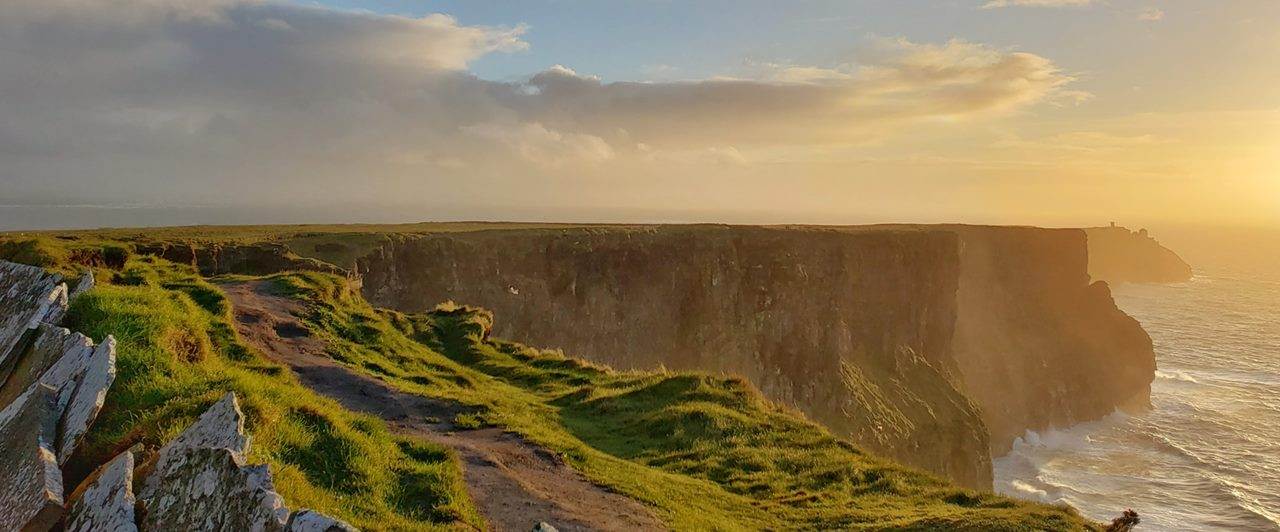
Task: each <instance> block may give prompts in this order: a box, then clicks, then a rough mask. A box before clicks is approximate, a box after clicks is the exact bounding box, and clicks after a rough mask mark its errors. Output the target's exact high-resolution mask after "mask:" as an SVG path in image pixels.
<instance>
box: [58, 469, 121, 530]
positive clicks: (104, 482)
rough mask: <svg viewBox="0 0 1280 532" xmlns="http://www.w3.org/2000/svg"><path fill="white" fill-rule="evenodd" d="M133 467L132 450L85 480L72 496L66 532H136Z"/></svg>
mask: <svg viewBox="0 0 1280 532" xmlns="http://www.w3.org/2000/svg"><path fill="white" fill-rule="evenodd" d="M133 466H134V462H133V451H125V452H123V453H121V454H120V455H119V456H116V457H115V458H113V459H112V460H111V461H109V462H107V463H106V464H103V465H102V467H100V468H98V470H97V471H94V472H93V474H92V475H90V476H89V478H87V479H85V481H84V482H83V483H81V484H80V487H79V488H77V489H76V493H74V494H72V495H71V504H70V510H69V512H68V514H67V532H93V531H95V530H111V531H115V532H136V531H137V530H138V524H137V523H138V520H137V517H136V516H135V514H134V505H135V504H137V499H136V498H135V497H134V496H133Z"/></svg>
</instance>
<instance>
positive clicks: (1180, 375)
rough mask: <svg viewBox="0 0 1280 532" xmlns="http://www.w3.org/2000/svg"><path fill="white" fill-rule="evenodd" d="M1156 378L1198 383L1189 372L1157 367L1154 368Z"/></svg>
mask: <svg viewBox="0 0 1280 532" xmlns="http://www.w3.org/2000/svg"><path fill="white" fill-rule="evenodd" d="M1156 378H1157V379H1165V380H1171V381H1180V382H1190V383H1194V384H1200V381H1199V380H1197V379H1196V378H1195V377H1192V376H1191V375H1190V374H1188V373H1187V372H1185V371H1164V370H1159V369H1158V370H1156Z"/></svg>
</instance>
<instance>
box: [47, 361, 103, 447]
mask: <svg viewBox="0 0 1280 532" xmlns="http://www.w3.org/2000/svg"><path fill="white" fill-rule="evenodd" d="M64 358H65V357H64ZM115 380H116V339H115V338H114V337H111V336H108V337H107V339H106V340H105V341H103V342H102V344H100V345H98V346H96V347H94V348H93V350H92V351H90V353H89V356H88V357H87V359H86V361H85V364H84V371H83V372H82V373H81V374H80V378H79V382H78V384H77V385H76V388H75V393H74V394H72V396H71V400H70V402H68V403H67V407H66V410H65V411H63V414H62V433H61V434H60V435H59V436H58V463H59V464H62V463H65V462H66V461H67V459H68V458H70V457H71V454H72V453H73V452H75V448H76V445H77V444H78V443H79V442H80V438H81V437H83V436H84V434H85V433H86V432H88V431H89V426H90V425H92V424H93V420H94V419H97V417H98V411H100V410H102V404H103V403H104V402H106V400H107V389H109V388H111V383H113V382H115ZM42 382H43V379H42Z"/></svg>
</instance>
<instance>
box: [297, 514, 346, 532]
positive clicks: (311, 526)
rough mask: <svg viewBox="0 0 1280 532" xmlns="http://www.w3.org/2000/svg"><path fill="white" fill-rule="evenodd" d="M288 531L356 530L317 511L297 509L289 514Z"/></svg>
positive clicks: (334, 531)
mask: <svg viewBox="0 0 1280 532" xmlns="http://www.w3.org/2000/svg"><path fill="white" fill-rule="evenodd" d="M285 530H287V531H288V532H356V528H355V527H353V526H351V525H348V524H347V523H345V522H342V521H339V520H337V519H334V518H332V517H329V516H327V515H324V514H322V513H319V512H313V511H311V510H298V511H296V512H293V515H291V516H289V525H288V526H286V527H285Z"/></svg>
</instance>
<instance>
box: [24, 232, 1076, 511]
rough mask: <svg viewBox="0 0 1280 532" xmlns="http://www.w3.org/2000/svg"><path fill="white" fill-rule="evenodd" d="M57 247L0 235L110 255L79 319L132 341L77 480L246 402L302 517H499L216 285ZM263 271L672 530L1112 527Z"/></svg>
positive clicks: (695, 376)
mask: <svg viewBox="0 0 1280 532" xmlns="http://www.w3.org/2000/svg"><path fill="white" fill-rule="evenodd" d="M193 234H198V233H193ZM56 236H57V235H42V236H41V237H40V238H39V239H35V240H32V239H30V238H29V237H23V238H24V239H8V240H7V241H4V242H0V255H4V256H3V257H0V258H8V259H10V260H19V261H23V262H28V263H37V264H38V265H41V266H44V267H47V268H50V269H54V270H60V271H64V272H69V273H74V272H75V271H76V270H78V269H79V268H82V267H84V266H85V263H82V262H77V261H75V260H74V259H75V255H76V254H77V253H80V254H82V255H83V254H85V253H88V251H87V250H91V249H92V248H94V246H97V249H98V254H99V255H95V256H101V257H112V258H111V259H110V261H104V262H101V263H92V264H90V265H89V266H90V267H92V268H93V269H94V270H95V273H96V275H97V277H98V278H99V279H100V280H101V281H102V282H100V285H99V286H98V287H97V288H95V289H94V290H93V291H91V292H89V293H88V294H86V295H83V296H81V297H79V298H78V299H77V300H76V301H74V302H73V304H72V309H71V311H70V313H69V316H68V320H69V322H70V325H72V326H73V327H74V328H76V329H78V330H81V331H83V332H84V333H85V334H88V335H90V336H92V337H94V338H101V337H103V336H105V335H107V334H113V335H115V336H116V338H117V341H118V349H117V352H118V364H119V377H118V379H117V381H116V384H115V385H114V386H113V387H112V389H111V390H110V392H109V394H108V397H107V402H106V406H105V407H104V410H103V412H102V414H101V416H100V417H99V420H98V421H97V423H96V424H95V425H94V427H93V429H92V431H91V433H90V434H89V436H88V439H87V440H86V444H85V445H83V446H82V449H83V451H82V452H80V453H78V454H77V456H75V457H74V458H73V463H72V471H73V472H72V473H71V474H70V475H69V478H68V482H69V483H74V482H76V481H77V480H78V479H79V478H80V477H82V476H83V475H84V474H85V473H87V472H88V471H90V470H91V469H92V468H93V467H94V466H96V465H98V464H100V463H102V462H104V461H105V460H107V459H109V458H110V457H111V456H113V455H114V454H115V453H117V452H119V451H122V450H124V449H125V448H127V447H129V446H130V445H132V444H135V443H143V444H145V445H148V446H149V447H151V448H154V447H156V446H158V445H159V444H160V443H161V442H163V441H165V440H166V439H168V438H170V437H172V436H173V435H175V434H176V433H177V432H179V431H180V430H181V429H182V428H183V427H185V426H186V425H187V424H189V423H190V422H191V421H192V420H193V419H194V417H195V416H196V415H198V413H199V412H201V411H202V410H203V409H204V408H206V407H207V406H208V405H210V404H212V403H213V402H214V401H215V400H216V399H217V398H218V397H220V396H221V395H222V394H223V393H225V392H226V391H235V392H236V393H237V394H239V396H240V397H241V398H242V404H243V405H244V408H245V411H246V414H247V417H248V421H247V429H248V430H249V432H250V433H251V434H252V435H253V438H254V442H255V444H254V448H253V450H252V454H251V455H250V457H249V459H250V461H251V462H255V463H267V464H269V465H270V467H271V469H272V472H273V473H274V475H275V478H276V485H277V488H278V491H279V492H280V493H281V494H282V495H283V496H284V497H285V499H286V501H287V502H288V503H289V504H290V505H291V506H296V507H309V508H313V509H316V510H319V511H322V512H325V513H328V514H331V515H334V516H336V517H339V518H342V519H344V520H347V521H349V522H351V523H352V524H354V525H356V526H359V527H362V528H366V529H375V530H376V529H434V528H459V527H460V528H471V527H483V526H484V523H483V519H482V518H481V517H480V516H479V515H478V513H477V511H476V509H475V507H474V505H473V504H472V503H471V501H470V498H469V497H468V494H467V493H466V490H465V487H464V486H463V484H462V482H461V480H460V478H461V473H460V469H459V464H458V461H457V458H456V457H455V456H454V454H453V453H452V452H451V451H450V450H448V449H447V448H443V447H440V446H437V445H433V444H430V443H427V442H425V441H420V440H415V439H412V438H405V437H400V436H397V435H395V434H393V433H391V432H390V431H389V430H388V429H387V427H386V426H385V425H384V423H383V422H382V421H381V420H379V419H376V418H372V417H369V416H364V415H360V414H355V413H352V412H350V411H347V410H345V409H343V408H342V407H341V406H339V405H338V404H336V403H334V402H333V401H330V400H328V399H325V398H323V397H321V396H319V395H317V394H315V393H313V392H311V391H310V390H308V389H307V388H305V387H303V386H302V385H301V384H300V383H299V382H298V381H297V379H296V378H294V377H293V375H292V374H291V373H290V372H289V371H288V370H287V369H285V368H284V367H282V366H280V365H278V364H276V363H274V362H272V361H269V360H266V359H265V358H263V357H262V356H261V354H259V353H257V352H255V351H254V350H253V349H252V348H250V347H248V346H247V344H246V343H245V342H243V341H242V340H241V339H240V338H239V337H238V336H237V333H236V332H235V329H234V327H233V324H232V322H231V310H230V306H229V302H228V300H227V298H226V296H225V294H224V293H223V292H222V291H221V289H220V288H219V287H218V285H217V284H216V283H215V282H210V279H207V278H204V277H202V276H200V275H199V274H198V273H197V272H196V271H195V270H194V269H193V268H192V267H191V266H189V265H180V264H175V263H172V262H169V261H166V260H164V259H160V258H157V257H152V256H140V255H137V254H135V253H133V252H132V251H131V249H130V248H129V244H128V243H127V242H124V241H121V240H115V239H104V240H90V239H88V238H78V239H75V240H71V239H65V238H57V237H56ZM152 237H154V235H152ZM0 240H4V239H0ZM6 246H7V247H6ZM115 247H120V248H121V249H120V251H114V248H115ZM265 279H266V280H268V281H269V282H270V283H272V285H273V286H274V287H275V290H276V292H277V293H278V294H279V295H283V296H286V297H289V298H292V299H295V300H297V301H298V302H299V303H300V304H301V305H302V307H303V308H305V309H306V310H305V312H304V315H302V316H299V317H300V318H302V319H303V320H304V323H305V324H306V326H307V329H308V330H309V334H312V335H314V336H315V337H317V338H319V339H321V340H323V341H324V342H325V343H326V345H327V346H328V355H329V356H330V357H332V358H333V359H334V360H336V361H338V362H339V363H341V364H343V365H345V366H347V367H348V368H351V369H353V370H356V371H360V372H364V373H366V374H370V375H373V376H376V377H377V378H379V379H381V380H383V381H385V382H388V383H390V384H392V385H394V386H395V387H396V388H398V389H400V390H403V391H405V392H408V393H414V394H420V395H423V396H426V397H431V398H434V399H437V400H443V401H448V402H451V403H454V404H457V405H460V407H462V408H463V410H464V411H465V412H466V413H465V414H461V415H459V418H458V419H455V420H453V421H454V424H455V425H457V426H459V427H484V426H497V427H502V428H503V429H505V430H508V431H512V432H515V433H518V434H520V435H521V436H523V437H524V438H525V439H526V440H528V441H530V442H533V443H535V444H537V445H539V446H542V447H544V448H546V449H548V450H550V451H551V452H553V453H555V454H557V455H559V456H560V457H562V458H563V459H564V460H565V461H566V462H567V463H568V464H570V465H571V466H572V467H574V468H575V469H577V470H578V471H580V472H582V473H583V474H584V475H586V476H587V477H588V478H589V479H590V480H592V481H593V482H595V483H598V484H600V485H603V486H607V487H609V488H611V489H613V490H615V491H617V492H619V493H623V494H626V495H628V496H630V497H632V498H634V499H636V500H638V501H640V502H642V503H644V504H645V505H647V506H648V507H650V508H651V509H652V510H653V511H654V512H655V514H657V515H658V516H659V517H660V518H662V519H663V520H664V521H665V522H666V523H668V524H669V525H670V526H671V527H672V528H675V529H723V530H735V529H796V528H803V529H834V528H869V529H920V530H923V529H962V530H963V529H968V530H1080V529H1094V528H1096V526H1097V525H1096V524H1094V523H1090V522H1088V521H1086V520H1084V519H1082V518H1081V517H1080V516H1079V515H1078V514H1077V513H1076V512H1075V511H1074V510H1072V509H1070V508H1066V507H1057V506H1049V505H1043V504H1037V503H1031V502H1024V501H1018V500H1014V499H1010V498H1006V497H1002V496H997V495H994V494H991V493H982V492H975V491H971V490H965V489H961V488H958V487H955V486H954V485H951V484H950V483H948V482H945V481H943V480H940V479H938V478H936V477H933V476H931V475H928V474H926V473H923V472H919V471H916V470H912V469H909V468H905V467H902V466H899V465H896V464H894V463H891V462H888V461H885V460H882V459H880V458H877V457H874V456H871V455H868V454H866V453H864V452H862V451H860V450H859V449H858V448H856V447H855V446H853V445H852V444H850V443H848V442H847V441H844V440H841V439H839V438H836V437H834V436H832V435H831V434H830V433H829V432H828V431H826V430H825V429H823V428H822V427H820V426H818V425H816V424H813V423H810V422H808V421H806V420H804V419H802V418H801V417H800V416H798V415H796V414H795V413H793V412H790V411H788V410H786V409H784V408H781V407H779V406H777V405H775V404H772V403H770V402H768V401H766V400H765V399H763V398H762V397H761V396H760V394H759V393H758V392H757V391H756V390H754V389H753V388H752V387H751V386H750V385H749V384H748V383H746V382H745V381H743V380H741V379H734V378H723V377H715V376H710V375H705V374H699V373H686V372H680V373H675V372H665V371H658V372H616V371H612V370H609V369H608V368H602V367H597V366H593V365H591V364H589V363H586V362H583V361H581V360H577V359H573V358H570V357H566V356H565V355H563V354H561V353H558V352H549V351H543V350H538V349H534V348H530V347H526V346H523V345H519V344H515V343H511V342H506V341H502V340H498V339H492V338H489V337H488V331H489V330H490V328H491V326H492V321H493V319H494V317H493V316H492V315H490V314H489V313H488V312H486V311H484V310H481V309H474V308H469V307H466V306H460V305H454V304H449V303H446V304H443V305H441V306H440V307H437V308H436V310H434V311H432V312H426V313H419V314H403V313H397V312H392V311H387V310H382V309H376V308H373V307H371V306H370V305H369V304H368V303H367V302H365V300H364V299H363V298H362V297H361V295H360V293H359V292H358V291H356V290H354V289H352V288H351V286H349V285H348V283H347V281H346V280H345V279H343V278H341V277H338V276H335V275H332V274H325V273H317V272H286V273H280V274H276V275H272V276H269V277H266V278H265ZM236 280H244V278H241V277H223V278H219V279H214V281H217V282H224V281H236ZM499 319H500V317H499Z"/></svg>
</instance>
